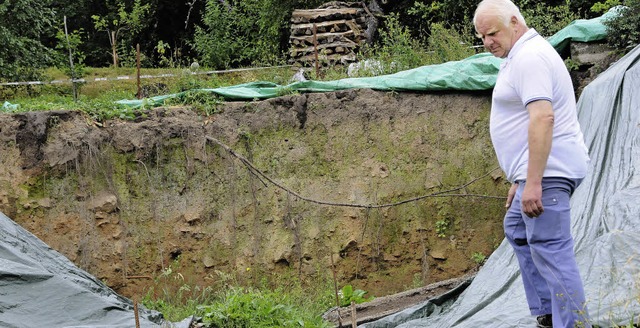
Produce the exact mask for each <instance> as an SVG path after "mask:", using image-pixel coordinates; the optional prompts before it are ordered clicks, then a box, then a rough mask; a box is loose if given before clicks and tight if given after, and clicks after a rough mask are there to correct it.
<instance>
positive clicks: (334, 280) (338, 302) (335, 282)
mask: <svg viewBox="0 0 640 328" xmlns="http://www.w3.org/2000/svg"><path fill="white" fill-rule="evenodd" d="M331 272H333V289H334V291H335V292H336V308H337V311H338V327H342V318H341V317H340V297H338V278H337V277H336V265H335V264H334V263H333V253H331Z"/></svg>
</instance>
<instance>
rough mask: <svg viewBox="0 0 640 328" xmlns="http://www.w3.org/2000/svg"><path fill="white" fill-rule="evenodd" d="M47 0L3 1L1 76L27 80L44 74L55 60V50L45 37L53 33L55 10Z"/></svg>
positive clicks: (0, 38) (1, 12)
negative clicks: (44, 69)
mask: <svg viewBox="0 0 640 328" xmlns="http://www.w3.org/2000/svg"><path fill="white" fill-rule="evenodd" d="M49 4H50V3H49V1H47V0H15V1H3V2H2V3H0V44H1V45H2V51H0V79H3V80H10V81H18V80H20V81H25V80H33V79H38V78H40V76H41V74H42V68H45V67H46V66H48V65H49V64H51V63H52V62H53V58H54V56H53V50H52V49H51V48H49V47H47V46H45V45H44V44H43V43H42V41H41V39H42V38H43V37H44V36H45V35H46V34H47V33H51V31H52V30H53V29H52V26H53V22H54V18H55V13H54V11H53V10H52V9H51V8H50V7H49Z"/></svg>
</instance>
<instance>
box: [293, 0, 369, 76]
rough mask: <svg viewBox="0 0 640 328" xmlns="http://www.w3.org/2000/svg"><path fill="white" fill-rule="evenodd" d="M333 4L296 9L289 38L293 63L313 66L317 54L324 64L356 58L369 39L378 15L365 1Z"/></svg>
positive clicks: (341, 62) (349, 60) (343, 62)
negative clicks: (372, 22) (368, 36)
mask: <svg viewBox="0 0 640 328" xmlns="http://www.w3.org/2000/svg"><path fill="white" fill-rule="evenodd" d="M332 4H334V5H332V6H328V8H326V7H327V6H325V7H324V8H323V7H320V8H318V9H305V10H294V11H293V15H292V17H291V37H290V40H289V43H290V46H291V47H290V62H291V63H292V64H298V65H301V66H313V65H315V62H316V56H317V58H318V61H319V63H320V65H321V66H328V65H335V64H343V65H344V64H348V63H351V62H354V61H355V60H356V52H357V50H358V49H359V47H360V46H362V45H363V44H364V43H366V42H367V34H368V32H367V27H368V21H370V20H371V19H375V17H373V15H372V14H371V12H370V11H369V10H368V9H367V7H366V6H365V4H364V3H363V2H356V3H344V2H340V3H332ZM335 4H339V5H335Z"/></svg>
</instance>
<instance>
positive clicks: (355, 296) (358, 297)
mask: <svg viewBox="0 0 640 328" xmlns="http://www.w3.org/2000/svg"><path fill="white" fill-rule="evenodd" d="M366 294H367V292H365V291H364V290H362V289H353V286H351V285H345V286H344V287H342V289H341V290H340V292H339V293H338V295H339V297H340V306H349V305H351V302H354V303H356V304H361V303H365V302H370V301H372V300H373V297H370V298H366V297H365V295H366Z"/></svg>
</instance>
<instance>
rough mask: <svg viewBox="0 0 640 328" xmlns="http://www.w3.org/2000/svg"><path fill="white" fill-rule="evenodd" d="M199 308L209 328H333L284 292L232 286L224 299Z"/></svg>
mask: <svg viewBox="0 0 640 328" xmlns="http://www.w3.org/2000/svg"><path fill="white" fill-rule="evenodd" d="M198 309H199V311H200V313H201V314H202V321H203V322H204V323H205V324H207V325H209V327H229V328H234V327H238V328H239V327H330V325H329V324H328V323H327V322H325V321H323V320H322V318H320V317H318V316H315V315H313V314H312V313H309V312H306V311H303V310H301V309H300V308H299V307H297V306H296V304H295V302H294V301H293V300H292V299H291V298H290V297H289V296H288V295H286V294H285V293H282V292H271V291H261V290H257V289H253V288H242V287H232V288H230V289H228V290H227V291H226V292H225V293H224V296H223V297H222V299H220V300H218V301H215V302H213V303H211V304H209V305H202V306H199V307H198Z"/></svg>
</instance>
